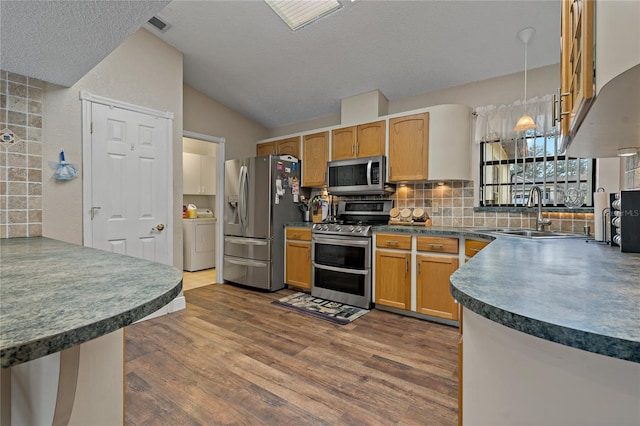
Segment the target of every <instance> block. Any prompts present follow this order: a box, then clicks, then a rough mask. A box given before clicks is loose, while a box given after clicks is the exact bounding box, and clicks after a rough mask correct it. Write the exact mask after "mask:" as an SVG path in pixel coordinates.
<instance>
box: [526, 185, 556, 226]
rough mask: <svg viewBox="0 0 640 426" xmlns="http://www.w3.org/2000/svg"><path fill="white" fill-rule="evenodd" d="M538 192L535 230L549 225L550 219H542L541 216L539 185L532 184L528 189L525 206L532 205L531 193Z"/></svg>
mask: <svg viewBox="0 0 640 426" xmlns="http://www.w3.org/2000/svg"><path fill="white" fill-rule="evenodd" d="M534 192H535V193H537V194H538V217H537V218H536V231H544V227H545V226H549V225H551V219H544V218H543V217H542V190H541V189H540V187H539V186H537V185H533V186H532V187H531V189H530V190H529V199H528V200H527V207H533V193H534Z"/></svg>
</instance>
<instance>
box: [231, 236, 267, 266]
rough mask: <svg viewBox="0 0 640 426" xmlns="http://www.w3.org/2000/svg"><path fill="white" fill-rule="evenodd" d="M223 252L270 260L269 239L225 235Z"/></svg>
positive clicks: (236, 255)
mask: <svg viewBox="0 0 640 426" xmlns="http://www.w3.org/2000/svg"><path fill="white" fill-rule="evenodd" d="M224 254H225V255H228V256H234V257H243V258H248V259H257V260H264V261H269V260H271V240H265V239H261V238H247V237H234V236H230V235H227V236H225V237H224Z"/></svg>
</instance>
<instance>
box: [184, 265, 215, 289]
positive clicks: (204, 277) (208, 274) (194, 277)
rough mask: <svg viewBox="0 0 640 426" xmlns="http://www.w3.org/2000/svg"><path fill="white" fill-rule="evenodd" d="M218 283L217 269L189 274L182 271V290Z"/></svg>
mask: <svg viewBox="0 0 640 426" xmlns="http://www.w3.org/2000/svg"><path fill="white" fill-rule="evenodd" d="M215 282H216V268H211V269H205V270H202V271H196V272H188V271H182V290H183V291H187V290H192V289H194V288H198V287H203V286H205V285H210V284H213V283H215Z"/></svg>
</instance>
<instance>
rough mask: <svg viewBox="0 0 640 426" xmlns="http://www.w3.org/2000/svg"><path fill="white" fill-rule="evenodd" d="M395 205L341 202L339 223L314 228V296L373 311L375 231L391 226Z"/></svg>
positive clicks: (388, 202) (312, 276)
mask: <svg viewBox="0 0 640 426" xmlns="http://www.w3.org/2000/svg"><path fill="white" fill-rule="evenodd" d="M392 204H393V202H392V200H351V201H340V202H339V203H338V215H337V218H338V220H337V221H336V222H333V223H316V224H314V225H313V230H312V244H313V247H312V250H311V259H312V275H311V294H312V295H313V296H316V297H321V298H323V299H327V300H332V301H335V302H340V303H345V304H347V305H352V306H358V307H360V308H365V309H370V308H371V302H372V273H371V265H372V263H373V260H372V255H373V247H372V242H371V240H372V238H371V235H372V232H371V227H372V225H377V224H387V223H388V222H389V212H390V211H391V206H392Z"/></svg>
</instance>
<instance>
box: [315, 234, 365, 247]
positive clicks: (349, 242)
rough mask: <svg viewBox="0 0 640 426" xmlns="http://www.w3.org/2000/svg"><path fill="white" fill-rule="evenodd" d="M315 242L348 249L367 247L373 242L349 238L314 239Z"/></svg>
mask: <svg viewBox="0 0 640 426" xmlns="http://www.w3.org/2000/svg"><path fill="white" fill-rule="evenodd" d="M312 240H313V242H314V243H318V244H329V245H334V246H347V247H353V246H358V247H367V246H369V245H370V244H371V241H370V240H369V239H368V238H367V239H366V240H360V239H357V238H352V237H347V238H344V239H342V238H322V237H317V236H314V237H313V239H312Z"/></svg>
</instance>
